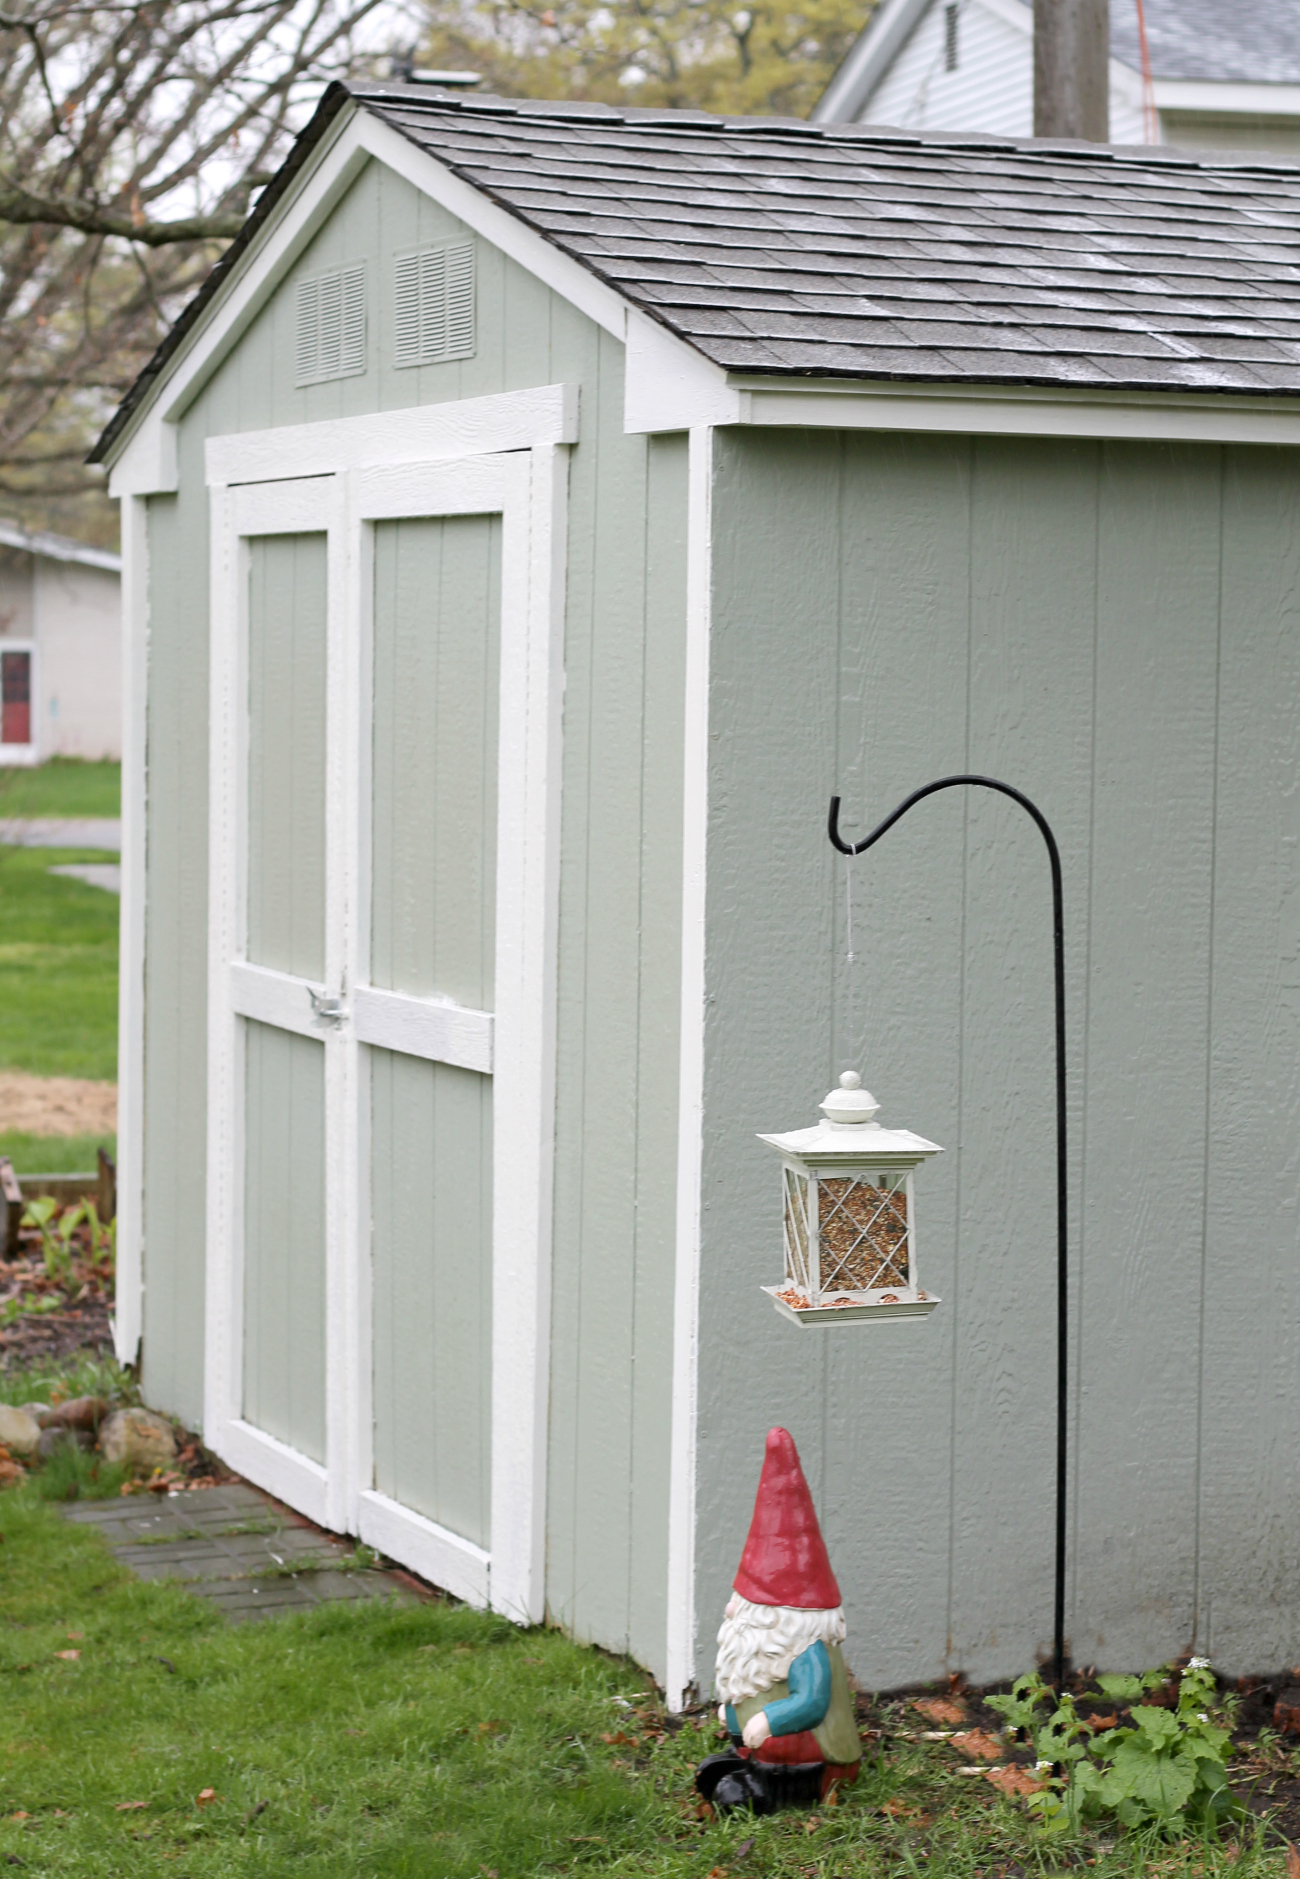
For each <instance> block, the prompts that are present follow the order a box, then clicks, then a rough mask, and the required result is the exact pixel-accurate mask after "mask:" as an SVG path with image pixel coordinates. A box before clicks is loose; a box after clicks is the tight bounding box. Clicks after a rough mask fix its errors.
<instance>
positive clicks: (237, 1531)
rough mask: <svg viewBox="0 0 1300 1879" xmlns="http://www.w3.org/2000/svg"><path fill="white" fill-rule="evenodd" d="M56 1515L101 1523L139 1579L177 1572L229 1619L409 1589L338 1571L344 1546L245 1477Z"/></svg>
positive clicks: (378, 1577) (379, 1576) (385, 1578)
mask: <svg viewBox="0 0 1300 1879" xmlns="http://www.w3.org/2000/svg"><path fill="white" fill-rule="evenodd" d="M63 1512H64V1514H65V1515H66V1517H67V1518H68V1519H69V1520H72V1521H75V1522H77V1523H78V1525H82V1526H91V1527H98V1528H99V1530H100V1532H101V1533H102V1534H103V1535H104V1537H105V1539H106V1540H107V1541H108V1544H109V1546H110V1547H111V1548H112V1551H113V1553H114V1555H115V1557H116V1558H118V1559H120V1560H121V1562H122V1564H123V1565H124V1566H130V1568H131V1570H132V1571H133V1572H134V1573H136V1574H137V1576H138V1577H139V1578H141V1579H179V1580H181V1581H183V1582H184V1584H185V1586H186V1588H187V1590H189V1591H191V1592H195V1593H197V1594H198V1596H199V1597H200V1598H206V1599H210V1600H211V1601H212V1603H213V1604H214V1605H217V1606H219V1607H220V1609H221V1610H222V1611H223V1612H224V1613H225V1614H226V1617H227V1618H228V1619H230V1620H231V1622H232V1623H236V1624H238V1623H242V1622H243V1621H245V1620H247V1619H250V1618H266V1617H271V1616H273V1615H274V1614H275V1613H276V1612H283V1611H304V1610H309V1609H310V1608H311V1607H312V1606H315V1605H324V1604H331V1603H333V1602H335V1601H336V1600H338V1599H368V1598H397V1599H400V1600H402V1601H404V1602H409V1601H412V1600H413V1599H414V1596H415V1595H414V1593H413V1592H411V1590H410V1589H409V1587H407V1586H405V1585H403V1584H402V1583H401V1582H400V1581H399V1580H398V1579H396V1578H394V1577H393V1576H392V1575H391V1574H389V1573H385V1572H374V1571H366V1572H349V1571H344V1570H342V1568H341V1563H340V1562H341V1561H342V1560H343V1559H345V1558H347V1557H348V1556H349V1554H350V1552H351V1546H350V1544H349V1543H347V1542H345V1541H342V1540H335V1539H332V1538H331V1537H330V1536H329V1535H328V1534H324V1533H321V1532H319V1531H318V1530H317V1529H316V1528H315V1527H312V1526H309V1525H307V1524H305V1523H302V1524H300V1523H299V1522H298V1521H297V1519H295V1517H294V1516H293V1515H291V1514H286V1513H285V1512H284V1511H283V1510H282V1509H281V1508H280V1507H279V1506H277V1505H276V1503H275V1502H274V1501H271V1500H269V1499H268V1498H267V1496H266V1495H264V1494H262V1493H260V1492H259V1491H258V1489H257V1488H252V1487H248V1486H247V1485H246V1484H245V1483H243V1482H237V1483H233V1484H231V1485H230V1486H228V1487H218V1488H197V1489H194V1490H187V1491H185V1492H177V1493H173V1494H168V1495H156V1494H149V1495H144V1494H139V1495H130V1496H127V1497H126V1498H124V1499H122V1500H116V1501H83V1502H80V1503H78V1504H75V1505H73V1506H71V1507H65V1508H64V1510H63Z"/></svg>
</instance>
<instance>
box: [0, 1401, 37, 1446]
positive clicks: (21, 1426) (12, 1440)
mask: <svg viewBox="0 0 1300 1879" xmlns="http://www.w3.org/2000/svg"><path fill="white" fill-rule="evenodd" d="M40 1439H41V1425H40V1423H39V1422H37V1420H36V1418H35V1416H30V1415H28V1413H27V1411H26V1410H25V1409H14V1408H12V1407H11V1406H10V1405H9V1404H8V1403H0V1445H3V1446H4V1447H5V1448H7V1449H8V1450H9V1453H10V1454H11V1455H17V1456H23V1455H32V1454H34V1453H35V1452H36V1444H37V1443H38V1442H39V1441H40Z"/></svg>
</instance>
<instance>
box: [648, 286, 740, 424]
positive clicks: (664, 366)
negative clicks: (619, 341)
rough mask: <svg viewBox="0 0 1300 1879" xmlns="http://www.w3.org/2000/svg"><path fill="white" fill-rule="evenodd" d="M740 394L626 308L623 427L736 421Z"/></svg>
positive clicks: (680, 342) (719, 372)
mask: <svg viewBox="0 0 1300 1879" xmlns="http://www.w3.org/2000/svg"><path fill="white" fill-rule="evenodd" d="M743 407H744V394H743V393H741V392H738V391H737V390H736V389H735V387H734V386H733V385H731V384H729V383H728V380H727V374H726V372H725V371H724V370H723V368H722V367H721V366H719V365H714V364H713V362H712V361H711V360H709V359H706V358H705V357H704V355H703V353H700V352H697V351H696V350H695V348H694V346H689V345H687V343H686V341H685V340H684V339H678V338H677V336H676V335H675V334H674V333H670V332H669V331H668V329H667V328H666V327H664V326H661V325H660V324H659V322H658V321H657V320H652V319H650V318H649V317H648V316H647V315H646V314H644V313H638V312H637V311H636V310H635V309H632V308H629V310H628V316H627V367H626V377H625V380H624V390H623V429H624V430H625V431H629V432H634V431H687V430H690V429H692V428H693V427H694V426H696V425H700V424H739V423H740V422H741V421H742V411H743Z"/></svg>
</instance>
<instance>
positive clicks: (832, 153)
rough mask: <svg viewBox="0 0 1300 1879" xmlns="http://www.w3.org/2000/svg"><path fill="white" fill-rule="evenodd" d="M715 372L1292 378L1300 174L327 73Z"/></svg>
mask: <svg viewBox="0 0 1300 1879" xmlns="http://www.w3.org/2000/svg"><path fill="white" fill-rule="evenodd" d="M349 98H352V99H355V101H356V102H357V103H358V104H359V105H361V106H362V107H363V108H364V109H366V110H368V111H371V112H373V113H374V114H375V115H376V116H377V117H379V118H381V119H382V120H383V121H384V122H386V123H388V124H390V125H392V126H393V128H394V129H396V130H398V131H399V132H401V134H402V135H403V136H405V137H408V138H409V139H410V140H411V142H412V143H414V144H416V145H418V146H419V147H420V148H421V149H422V150H426V151H428V152H429V153H430V154H431V155H432V156H434V157H436V158H438V159H439V160H440V161H441V162H442V163H444V164H446V165H447V167H448V168H449V169H451V170H452V171H454V172H455V173H456V174H457V175H458V176H460V177H462V178H463V179H464V180H465V181H467V182H468V183H470V184H472V185H473V186H474V187H475V188H476V189H479V190H481V191H482V192H483V194H484V195H485V196H488V197H490V198H491V199H492V200H493V201H495V202H497V203H498V204H500V205H501V206H502V207H503V208H505V209H506V210H508V211H509V213H511V214H512V215H515V216H517V217H518V218H519V219H520V221H522V222H525V223H527V224H529V225H530V226H531V227H532V228H534V229H536V230H538V231H539V232H540V233H541V234H542V235H544V236H545V237H546V239H547V240H549V241H551V242H553V243H554V245H555V246H556V247H557V248H559V249H561V250H563V251H564V252H565V253H567V254H569V255H571V256H572V257H573V258H574V259H575V260H577V261H578V262H580V263H581V264H582V265H583V266H584V267H587V268H589V269H590V270H591V272H592V273H593V274H595V275H597V276H599V277H600V279H602V280H603V281H605V282H606V283H608V285H610V286H611V287H613V288H614V289H616V290H617V291H618V292H619V293H620V294H622V295H623V296H625V297H626V299H627V300H629V301H630V302H632V303H633V304H634V305H636V306H638V307H641V308H643V309H644V310H645V311H646V312H647V313H649V314H650V315H651V316H652V317H654V318H655V319H657V320H659V321H661V322H662V324H663V325H664V326H666V327H667V328H668V329H669V330H670V331H672V332H674V333H676V334H678V335H679V336H680V337H681V338H683V339H685V340H687V341H688V342H689V343H690V344H691V345H692V346H694V347H696V348H697V349H698V350H699V351H700V352H701V353H703V354H704V355H705V357H706V358H709V359H711V360H713V361H714V363H715V364H717V365H719V366H721V367H723V368H725V369H726V370H728V371H734V372H745V373H762V374H774V375H781V376H787V377H788V376H791V375H819V376H831V377H836V378H864V379H890V380H898V381H922V382H924V381H932V382H946V383H952V382H955V381H962V380H969V381H973V382H977V383H984V384H1023V385H1055V386H1076V387H1080V388H1091V389H1094V390H1122V389H1128V390H1154V391H1179V390H1182V391H1203V392H1232V393H1253V394H1269V393H1274V394H1276V393H1285V394H1288V395H1292V394H1300V167H1297V166H1294V165H1288V164H1287V163H1286V162H1285V161H1284V160H1282V159H1268V160H1257V159H1255V158H1250V159H1246V158H1242V159H1232V158H1224V159H1216V160H1212V159H1211V158H1209V157H1205V158H1201V159H1198V158H1194V157H1189V156H1186V155H1184V154H1175V153H1173V152H1169V151H1153V150H1148V149H1145V148H1139V149H1131V150H1114V149H1110V148H1108V147H1106V146H1104V145H1090V144H1069V143H1049V142H1033V141H1027V142H1020V143H1004V142H998V141H996V140H994V139H990V138H980V137H974V136H970V135H966V136H961V137H958V136H948V137H938V136H916V135H908V134H906V133H902V132H896V131H885V130H879V129H875V128H872V127H870V126H865V125H845V124H834V125H814V124H807V123H804V122H802V121H800V120H794V119H789V120H786V119H758V118H731V119H728V118H718V117H707V116H705V115H704V114H703V113H697V112H685V111H682V112H678V111H644V110H615V109H612V108H608V107H605V106H598V105H593V106H582V105H565V104H547V103H537V102H534V101H532V100H509V99H499V98H478V97H473V98H470V97H465V96H463V95H454V96H449V95H446V94H441V93H430V92H427V91H424V90H422V89H421V88H419V87H415V86H401V85H395V86H389V87H386V88H382V89H377V88H361V87H353V88H347V87H345V86H342V85H337V84H336V85H332V86H331V87H330V89H329V91H328V92H327V93H326V95H325V97H324V98H323V99H322V101H321V105H320V107H319V109H318V111H317V113H316V115H315V117H314V118H313V119H312V122H311V124H309V125H308V126H307V128H306V130H304V132H303V133H302V135H301V137H300V138H299V139H298V141H297V143H296V144H295V145H294V148H293V150H292V152H291V153H290V155H289V157H288V159H287V160H286V162H285V164H284V166H283V168H282V169H281V171H280V172H279V174H278V175H277V177H276V179H275V181H274V182H272V183H271V184H270V185H269V186H268V188H267V189H266V190H265V191H264V192H263V194H262V197H261V198H260V200H259V202H258V205H257V208H256V209H255V211H254V213H253V215H252V216H251V217H250V219H249V221H248V223H247V224H246V225H245V227H244V229H243V230H242V231H241V233H240V235H239V236H238V237H237V239H236V241H235V242H234V243H233V244H232V246H231V248H230V249H229V250H228V251H227V254H226V255H225V256H224V257H223V259H222V261H221V262H219V263H218V265H217V267H216V268H215V269H214V271H213V274H212V275H211V276H210V277H209V279H208V281H207V282H206V283H205V285H204V287H203V289H202V290H201V292H200V293H199V295H198V296H197V298H196V299H195V301H193V302H191V304H190V306H189V307H188V308H187V309H186V311H185V313H184V314H183V315H182V317H181V319H180V320H179V321H178V322H177V325H176V327H175V328H173V331H172V333H171V334H170V335H169V337H168V339H167V340H166V341H164V343H163V345H162V346H161V347H160V348H159V350H158V352H157V353H156V354H155V355H154V357H153V359H152V360H151V361H150V362H149V365H148V366H147V367H146V368H145V371H144V372H143V373H142V374H141V377H140V379H139V381H138V382H137V384H136V385H135V386H134V387H133V388H132V391H131V392H130V393H129V394H128V397H127V399H126V400H125V401H124V403H123V405H122V406H121V407H120V408H119V411H118V413H117V415H116V416H115V417H114V419H113V421H112V423H111V424H110V425H109V427H108V429H107V430H106V431H105V433H104V435H103V437H102V438H101V439H100V441H99V443H98V444H97V445H96V447H95V451H94V453H93V458H94V459H99V460H102V459H103V457H104V455H105V454H106V452H107V451H108V450H110V449H111V447H112V444H113V441H114V439H115V438H116V437H117V436H118V435H119V433H120V432H121V430H122V429H123V427H124V426H125V424H126V423H127V422H128V421H129V418H130V414H131V412H132V411H133V409H134V408H135V406H136V405H137V404H138V403H139V401H140V399H141V398H142V397H143V396H144V395H145V393H146V391H147V389H148V387H149V385H150V383H151V382H152V381H153V380H154V378H155V377H156V376H157V374H158V373H159V372H160V371H161V370H162V368H163V367H164V365H165V364H166V362H167V360H168V358H169V357H170V356H171V354H172V353H173V351H174V350H175V348H176V347H177V346H178V345H179V344H180V343H181V342H182V341H183V339H184V337H185V334H186V333H187V332H188V331H189V329H190V328H191V327H192V326H193V324H194V321H195V320H196V319H197V318H198V317H199V315H200V313H201V312H202V310H203V308H204V306H205V305H206V304H207V302H208V301H209V300H210V299H211V297H212V296H213V295H214V294H215V293H216V292H218V291H219V289H220V286H221V283H222V282H223V280H224V279H225V278H226V277H227V275H228V274H229V272H230V270H231V268H232V267H234V266H235V265H236V264H237V262H238V260H239V258H240V255H241V253H242V251H243V250H244V249H245V248H246V247H247V246H248V244H249V242H250V241H252V240H253V239H254V237H255V236H256V234H257V232H258V230H259V228H260V226H261V224H262V223H263V221H264V220H265V218H266V216H267V215H268V213H269V211H270V209H271V207H272V206H273V204H274V203H275V201H276V200H277V199H278V198H279V197H280V196H281V195H283V193H284V191H285V190H286V189H287V188H288V186H289V184H290V182H291V180H292V178H293V176H294V174H295V173H296V172H297V170H298V169H299V168H300V167H301V165H302V163H303V162H304V161H305V160H306V157H307V155H308V154H309V152H310V150H311V149H312V148H313V146H314V145H315V143H316V142H317V141H318V139H319V138H320V136H321V135H322V134H323V132H324V130H325V129H326V127H327V126H328V124H329V123H330V121H331V120H332V119H333V118H334V116H335V115H336V114H337V112H338V111H339V110H340V109H341V108H342V107H343V106H344V105H345V104H346V103H347V101H348V99H349Z"/></svg>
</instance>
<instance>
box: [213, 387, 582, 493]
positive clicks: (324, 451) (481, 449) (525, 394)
mask: <svg viewBox="0 0 1300 1879" xmlns="http://www.w3.org/2000/svg"><path fill="white" fill-rule="evenodd" d="M577 441H578V387H577V386H576V385H538V386H535V387H532V388H531V389H529V390H527V391H507V392H492V393H489V394H487V395H486V396H485V397H482V398H461V399H456V400H453V401H451V402H449V403H447V404H433V405H418V406H415V407H413V408H412V409H410V410H405V411H376V412H367V413H365V414H363V415H361V416H359V417H352V418H325V419H322V420H321V421H320V422H318V423H315V424H287V425H282V426H281V427H280V428H279V429H278V430H265V431H241V432H239V433H238V435H236V436H232V437H210V438H208V440H207V443H206V445H205V447H204V448H205V460H206V474H207V480H208V483H209V484H217V483H263V482H269V481H274V480H277V479H279V478H282V477H283V478H287V477H305V476H330V475H333V474H335V473H336V472H339V471H342V470H354V469H361V468H365V467H369V466H372V465H378V464H398V463H434V462H438V461H439V460H441V459H444V458H455V457H464V456H469V455H473V454H479V453H484V454H486V453H488V452H494V451H502V450H531V449H533V448H534V447H535V446H537V445H539V444H574V443H576V442H577Z"/></svg>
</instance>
